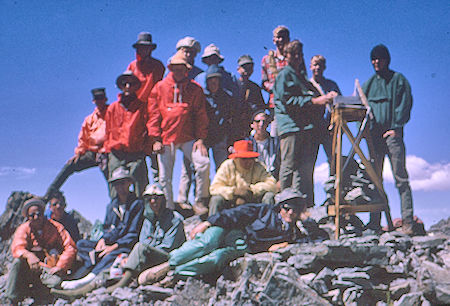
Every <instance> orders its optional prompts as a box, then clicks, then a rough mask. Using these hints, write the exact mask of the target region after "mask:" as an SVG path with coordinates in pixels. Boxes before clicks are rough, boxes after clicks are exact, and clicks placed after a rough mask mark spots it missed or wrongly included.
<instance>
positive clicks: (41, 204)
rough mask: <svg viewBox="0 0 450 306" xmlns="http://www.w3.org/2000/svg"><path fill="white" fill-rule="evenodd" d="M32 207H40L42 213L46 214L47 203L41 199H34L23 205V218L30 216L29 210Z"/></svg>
mask: <svg viewBox="0 0 450 306" xmlns="http://www.w3.org/2000/svg"><path fill="white" fill-rule="evenodd" d="M31 206H38V207H39V208H40V209H41V212H44V210H45V203H44V201H42V200H41V199H39V198H32V199H29V200H27V201H25V203H24V204H23V207H22V216H24V217H27V216H28V209H29V208H30V207H31Z"/></svg>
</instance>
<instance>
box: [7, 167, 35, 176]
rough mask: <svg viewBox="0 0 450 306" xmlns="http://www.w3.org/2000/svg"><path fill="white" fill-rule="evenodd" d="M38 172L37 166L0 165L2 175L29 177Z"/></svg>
mask: <svg viewBox="0 0 450 306" xmlns="http://www.w3.org/2000/svg"><path fill="white" fill-rule="evenodd" d="M35 174H36V168H25V167H0V177H15V178H19V179H22V178H29V177H31V176H33V175H35Z"/></svg>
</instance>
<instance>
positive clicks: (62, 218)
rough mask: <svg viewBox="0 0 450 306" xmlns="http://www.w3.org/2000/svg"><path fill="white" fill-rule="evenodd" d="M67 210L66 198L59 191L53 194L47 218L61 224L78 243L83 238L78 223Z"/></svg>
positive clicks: (46, 212)
mask: <svg viewBox="0 0 450 306" xmlns="http://www.w3.org/2000/svg"><path fill="white" fill-rule="evenodd" d="M65 208H66V198H65V197H64V194H63V193H62V192H61V191H59V190H57V191H55V192H53V193H52V197H51V198H50V201H49V208H48V209H47V210H46V211H45V216H46V217H47V219H52V220H55V221H58V222H59V223H61V224H62V225H63V226H64V228H65V229H66V230H67V231H68V232H69V234H70V237H72V239H73V241H75V243H76V242H78V240H80V238H81V237H80V231H79V229H78V222H77V220H75V218H74V217H73V215H72V214H69V213H67V212H66V211H65Z"/></svg>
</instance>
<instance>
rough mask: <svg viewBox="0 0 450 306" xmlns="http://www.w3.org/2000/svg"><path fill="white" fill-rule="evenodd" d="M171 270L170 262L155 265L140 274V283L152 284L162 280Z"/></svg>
mask: <svg viewBox="0 0 450 306" xmlns="http://www.w3.org/2000/svg"><path fill="white" fill-rule="evenodd" d="M169 270H170V266H169V263H168V262H165V263H162V264H160V265H157V266H154V267H152V268H150V269H147V270H145V271H144V272H142V273H141V274H139V277H138V283H139V285H152V284H154V283H156V282H159V281H160V280H162V279H163V278H164V277H165V276H166V275H167V273H168V272H169Z"/></svg>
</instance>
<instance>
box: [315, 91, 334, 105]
mask: <svg viewBox="0 0 450 306" xmlns="http://www.w3.org/2000/svg"><path fill="white" fill-rule="evenodd" d="M337 95H338V94H337V92H335V91H330V92H329V93H327V94H326V95H323V96H320V97H316V98H312V99H311V102H312V103H313V104H316V105H325V104H329V103H332V102H333V99H334V97H336V96H337Z"/></svg>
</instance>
